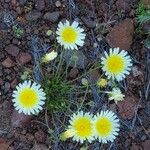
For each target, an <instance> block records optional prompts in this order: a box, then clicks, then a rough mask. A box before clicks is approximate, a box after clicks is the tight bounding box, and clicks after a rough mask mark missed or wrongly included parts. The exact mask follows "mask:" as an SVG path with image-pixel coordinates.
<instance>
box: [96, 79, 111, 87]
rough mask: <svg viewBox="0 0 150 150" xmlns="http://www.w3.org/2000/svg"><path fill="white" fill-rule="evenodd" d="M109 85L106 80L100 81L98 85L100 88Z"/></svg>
mask: <svg viewBox="0 0 150 150" xmlns="http://www.w3.org/2000/svg"><path fill="white" fill-rule="evenodd" d="M107 84H108V82H107V80H106V79H99V80H98V82H97V85H98V86H100V87H105V86H106V85H107Z"/></svg>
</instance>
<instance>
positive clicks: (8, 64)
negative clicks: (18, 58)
mask: <svg viewBox="0 0 150 150" xmlns="http://www.w3.org/2000/svg"><path fill="white" fill-rule="evenodd" d="M2 65H3V66H4V67H6V68H11V67H13V66H14V65H15V63H14V61H13V60H12V59H11V58H10V57H7V58H6V59H5V60H4V61H3V62H2Z"/></svg>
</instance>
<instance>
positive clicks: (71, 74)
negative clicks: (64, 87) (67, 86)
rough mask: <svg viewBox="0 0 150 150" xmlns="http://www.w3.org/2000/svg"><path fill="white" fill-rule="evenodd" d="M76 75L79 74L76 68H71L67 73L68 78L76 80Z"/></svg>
mask: <svg viewBox="0 0 150 150" xmlns="http://www.w3.org/2000/svg"><path fill="white" fill-rule="evenodd" d="M78 74H79V70H78V69H77V68H72V69H71V70H70V72H69V77H70V78H76V77H77V75H78Z"/></svg>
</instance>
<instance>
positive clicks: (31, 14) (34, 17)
mask: <svg viewBox="0 0 150 150" xmlns="http://www.w3.org/2000/svg"><path fill="white" fill-rule="evenodd" d="M41 16H42V13H41V12H39V11H37V10H32V11H31V12H29V13H28V14H26V15H25V17H26V19H27V21H37V20H38V19H39V18H41Z"/></svg>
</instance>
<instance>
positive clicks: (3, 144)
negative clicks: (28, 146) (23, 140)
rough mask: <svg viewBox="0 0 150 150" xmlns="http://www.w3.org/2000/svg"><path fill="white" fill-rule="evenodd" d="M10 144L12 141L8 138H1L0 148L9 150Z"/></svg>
mask: <svg viewBox="0 0 150 150" xmlns="http://www.w3.org/2000/svg"><path fill="white" fill-rule="evenodd" d="M10 144H11V142H8V141H7V140H5V139H2V138H0V150H8V148H9V145H10Z"/></svg>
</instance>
